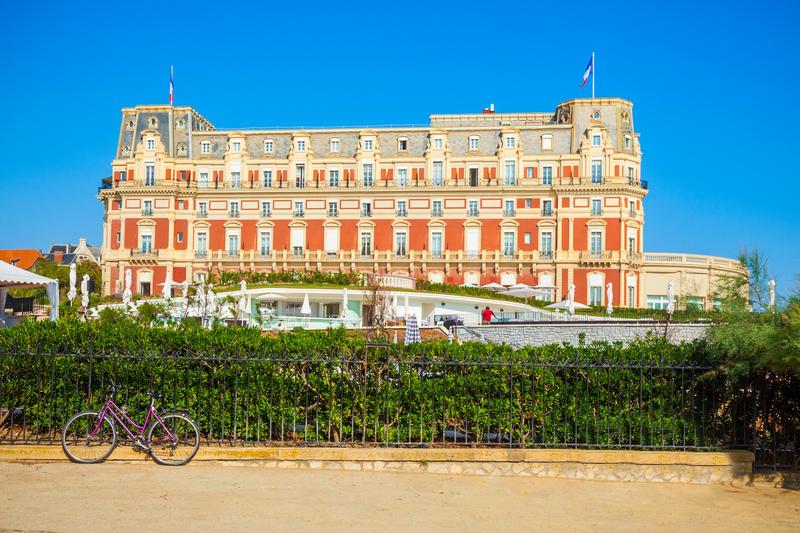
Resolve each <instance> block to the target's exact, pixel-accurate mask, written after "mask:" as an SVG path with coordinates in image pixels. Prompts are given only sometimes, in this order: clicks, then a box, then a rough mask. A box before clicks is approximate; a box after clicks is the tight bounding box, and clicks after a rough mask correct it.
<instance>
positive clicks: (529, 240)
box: [522, 231, 532, 244]
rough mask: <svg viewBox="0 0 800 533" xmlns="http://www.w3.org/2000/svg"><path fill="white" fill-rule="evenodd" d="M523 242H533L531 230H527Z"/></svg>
mask: <svg viewBox="0 0 800 533" xmlns="http://www.w3.org/2000/svg"><path fill="white" fill-rule="evenodd" d="M522 242H524V243H525V244H530V243H531V242H532V238H531V233H530V232H529V231H526V232H525V234H524V235H523V236H522Z"/></svg>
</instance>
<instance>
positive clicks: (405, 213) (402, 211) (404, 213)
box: [397, 209, 408, 217]
mask: <svg viewBox="0 0 800 533" xmlns="http://www.w3.org/2000/svg"><path fill="white" fill-rule="evenodd" d="M397 216H398V217H407V216H408V211H406V210H405V209H398V210H397Z"/></svg>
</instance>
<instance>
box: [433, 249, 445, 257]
mask: <svg viewBox="0 0 800 533" xmlns="http://www.w3.org/2000/svg"><path fill="white" fill-rule="evenodd" d="M430 256H431V259H442V257H444V256H443V254H442V251H441V250H431V254H430Z"/></svg>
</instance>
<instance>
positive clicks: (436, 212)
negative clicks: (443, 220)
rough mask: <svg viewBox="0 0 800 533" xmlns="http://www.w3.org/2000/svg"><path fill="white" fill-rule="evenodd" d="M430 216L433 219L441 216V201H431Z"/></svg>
mask: <svg viewBox="0 0 800 533" xmlns="http://www.w3.org/2000/svg"><path fill="white" fill-rule="evenodd" d="M431 215H432V216H435V217H440V216H442V201H441V200H434V201H433V209H431Z"/></svg>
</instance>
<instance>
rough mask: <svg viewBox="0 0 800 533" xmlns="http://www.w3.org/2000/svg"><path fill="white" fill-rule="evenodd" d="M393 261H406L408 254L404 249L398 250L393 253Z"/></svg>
mask: <svg viewBox="0 0 800 533" xmlns="http://www.w3.org/2000/svg"><path fill="white" fill-rule="evenodd" d="M394 259H408V252H407V251H406V249H405V248H399V249H397V250H396V251H395V253H394Z"/></svg>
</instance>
